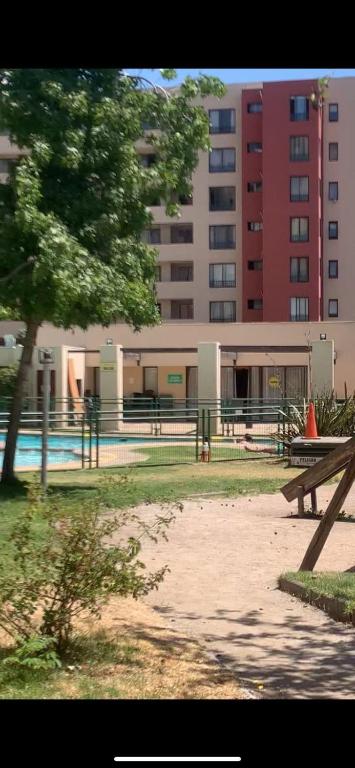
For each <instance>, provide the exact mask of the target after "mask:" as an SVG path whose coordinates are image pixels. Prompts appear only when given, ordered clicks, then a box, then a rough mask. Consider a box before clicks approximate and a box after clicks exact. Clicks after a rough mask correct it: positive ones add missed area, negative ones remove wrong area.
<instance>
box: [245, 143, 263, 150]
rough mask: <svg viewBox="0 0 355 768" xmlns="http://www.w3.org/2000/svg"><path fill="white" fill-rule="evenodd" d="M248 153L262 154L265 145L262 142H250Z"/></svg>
mask: <svg viewBox="0 0 355 768" xmlns="http://www.w3.org/2000/svg"><path fill="white" fill-rule="evenodd" d="M247 150H248V152H262V151H263V145H262V143H261V141H249V142H248V144H247Z"/></svg>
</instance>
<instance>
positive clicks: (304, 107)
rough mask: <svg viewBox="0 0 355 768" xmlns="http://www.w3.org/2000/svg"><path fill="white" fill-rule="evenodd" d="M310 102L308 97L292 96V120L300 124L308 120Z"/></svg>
mask: <svg viewBox="0 0 355 768" xmlns="http://www.w3.org/2000/svg"><path fill="white" fill-rule="evenodd" d="M308 118H309V101H308V99H307V96H291V98H290V120H292V121H293V122H298V121H300V120H308Z"/></svg>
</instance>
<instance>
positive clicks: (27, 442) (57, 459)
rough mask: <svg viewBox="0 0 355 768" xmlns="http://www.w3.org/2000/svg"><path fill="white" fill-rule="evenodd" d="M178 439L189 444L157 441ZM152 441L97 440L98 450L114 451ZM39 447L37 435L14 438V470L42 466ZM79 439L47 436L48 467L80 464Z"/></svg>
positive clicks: (0, 436)
mask: <svg viewBox="0 0 355 768" xmlns="http://www.w3.org/2000/svg"><path fill="white" fill-rule="evenodd" d="M5 439H6V433H5V432H0V468H1V467H2V462H3V455H4V451H3V449H2V447H1V446H2V444H3V443H4V442H5ZM179 439H180V440H181V439H183V440H184V441H187V442H189V441H190V440H191V438H189V436H187V435H184V436H179V437H176V438H175V437H159V442H167V443H169V442H171V441H174V442H178V441H179ZM152 440H154V436H152V437H118V436H117V437H116V436H113V437H100V438H99V446H100V448H102V447H103V446H107V447H110V446H112V447H114V446H120V445H122V446H124V445H127V444H130V445H133V444H137V443H139V444H142V443H144V444H148V445H149V444H150V443H151V442H152ZM95 443H96V441H95V438H94V439H93V441H92V452H93V454H94V453H95V447H96V446H95ZM41 446H42V437H41V435H40V434H38V435H33V434H25V435H24V434H20V435H19V436H18V438H17V449H16V455H15V467H16V468H19V467H21V468H22V467H28V468H31V467H39V466H40V464H41ZM82 449H83V445H82V437H81V435H49V436H48V464H49V465H52V466H53V465H55V464H69V463H71V462H73V461H75V462H80V463H81V457H82ZM89 451H90V441H89V438H88V437H86V438H85V439H84V454H85V455H86V457H88V455H89Z"/></svg>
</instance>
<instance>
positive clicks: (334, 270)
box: [328, 259, 338, 279]
mask: <svg viewBox="0 0 355 768" xmlns="http://www.w3.org/2000/svg"><path fill="white" fill-rule="evenodd" d="M328 277H329V278H331V279H336V278H337V277H338V259H331V260H330V261H328Z"/></svg>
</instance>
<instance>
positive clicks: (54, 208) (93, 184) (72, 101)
mask: <svg viewBox="0 0 355 768" xmlns="http://www.w3.org/2000/svg"><path fill="white" fill-rule="evenodd" d="M166 74H167V75H168V76H169V73H168V72H167V73H166ZM139 86H140V83H139V80H138V79H135V78H129V77H127V76H124V75H123V74H122V73H121V72H119V71H116V70H114V69H104V70H103V69H96V70H85V69H25V70H24V69H17V70H11V71H4V70H2V71H0V120H1V123H2V124H3V125H5V126H6V127H7V128H8V129H9V132H10V137H11V140H13V141H14V142H15V143H16V144H17V145H18V146H19V147H20V148H21V150H22V151H24V152H26V150H29V154H28V153H27V154H24V155H23V156H22V158H21V160H20V161H19V162H17V163H15V164H14V165H13V168H12V170H11V174H10V183H9V184H4V185H1V187H0V279H1V277H3V276H6V275H7V274H8V273H9V271H11V270H13V269H14V268H17V267H21V271H19V272H18V273H17V274H16V276H15V277H14V279H9V280H8V281H5V282H3V283H1V282H0V304H1V305H3V306H4V307H9V308H11V309H12V310H13V311H14V312H16V313H17V316H18V314H19V315H20V317H21V319H23V320H27V319H28V318H35V319H36V320H38V322H39V323H41V322H43V321H48V322H51V323H54V324H55V325H63V326H64V327H69V326H72V325H79V326H80V327H82V328H86V327H87V326H88V325H91V324H95V323H100V324H104V325H106V324H109V323H111V322H114V321H115V320H124V321H125V322H127V323H131V324H133V325H134V327H136V328H140V327H141V326H142V325H150V324H154V323H156V322H158V315H157V311H156V307H155V300H154V291H153V285H154V264H155V251H154V249H152V248H151V247H149V246H148V245H147V244H145V243H143V242H142V240H141V234H142V230H143V229H144V228H145V227H147V226H149V224H150V222H151V218H152V217H151V213H150V211H149V209H148V207H147V203H148V201H149V199H150V197H151V195H152V194H153V195H159V196H160V197H161V198H163V199H164V200H166V202H167V206H168V211H169V213H171V214H176V213H178V208H177V207H176V206H172V205H171V204H170V205H169V201H170V196H171V193H172V192H173V191H174V192H177V193H181V194H187V193H188V192H189V191H190V188H191V174H192V171H193V170H194V168H195V167H196V165H197V162H198V151H199V150H207V149H208V146H209V140H208V119H207V115H206V113H205V111H204V110H203V108H202V107H201V106H198V105H197V104H196V102H195V100H196V99H197V98H198V97H201V96H205V95H207V94H208V93H211V92H213V93H216V94H219V95H221V94H222V92H223V86H222V84H221V83H219V81H218V80H216V79H215V78H206V77H200V78H199V79H198V80H192V79H191V78H187V79H186V81H185V83H183V84H182V85H181V88H180V89H179V91H176V92H175V91H173V92H172V93H171V94H170V93H169V94H168V96H167V97H164V95H162V94H161V93H160V92H156V91H155V90H154V89H150V90H144V89H142V88H140V87H139ZM144 122H149V123H150V124H153V125H154V126H155V127H156V128H158V129H159V133H157V132H155V133H154V134H150V135H149V134H148V135H147V137H146V138H147V142H148V144H150V145H151V146H152V147H153V148H154V152H156V154H157V158H158V161H157V163H156V164H155V165H154V166H153V167H151V168H144V167H142V165H141V163H140V161H139V156H138V154H137V151H136V144H137V142H138V141H139V140H140V139H141V138H142V125H143V123H144Z"/></svg>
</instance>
